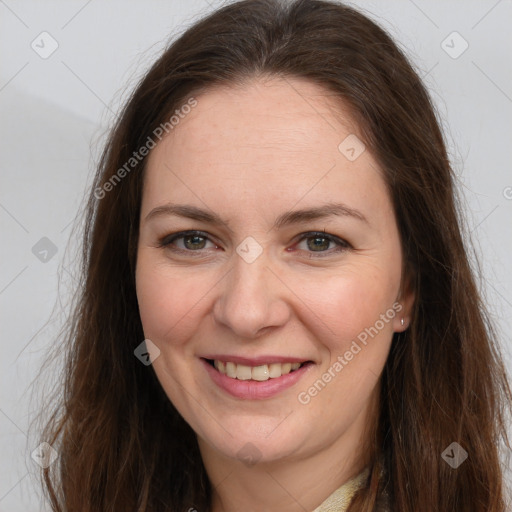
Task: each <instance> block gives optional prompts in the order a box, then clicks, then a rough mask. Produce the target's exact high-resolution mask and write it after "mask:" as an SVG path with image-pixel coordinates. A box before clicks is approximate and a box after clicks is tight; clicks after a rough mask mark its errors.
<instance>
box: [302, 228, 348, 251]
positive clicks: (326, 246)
mask: <svg viewBox="0 0 512 512" xmlns="http://www.w3.org/2000/svg"><path fill="white" fill-rule="evenodd" d="M301 244H302V246H301ZM297 248H298V249H300V250H304V251H306V252H310V253H318V255H319V256H323V255H324V254H325V255H326V256H328V255H330V254H333V253H339V252H342V251H345V250H347V249H349V248H350V244H349V243H348V242H346V241H345V240H342V239H341V238H338V237H336V236H334V235H329V234H327V233H324V232H321V233H305V234H304V235H303V236H302V238H301V239H300V241H299V243H298V244H297Z"/></svg>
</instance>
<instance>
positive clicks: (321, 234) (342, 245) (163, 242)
mask: <svg viewBox="0 0 512 512" xmlns="http://www.w3.org/2000/svg"><path fill="white" fill-rule="evenodd" d="M194 235H196V236H199V237H201V238H205V239H206V240H208V241H210V242H212V243H213V244H215V245H218V244H217V243H216V242H215V241H214V240H212V236H211V235H210V234H209V233H207V232H206V231H201V230H197V229H191V230H185V231H178V232H176V233H171V234H168V235H165V236H163V237H162V238H160V239H159V240H158V246H159V247H162V248H169V246H170V245H171V244H172V242H174V241H175V240H179V239H180V238H185V237H187V236H194ZM315 237H317V238H326V239H327V240H329V241H331V242H333V243H335V244H337V246H338V247H337V248H336V249H334V250H333V249H329V250H327V251H306V252H308V253H309V254H311V255H313V257H315V255H319V256H318V257H324V256H328V255H331V254H333V253H339V252H341V251H345V250H348V249H352V245H351V244H350V243H349V242H347V241H346V240H344V239H342V238H340V237H338V236H336V235H332V234H330V233H326V232H325V231H306V232H304V233H300V234H299V235H297V236H296V237H295V239H294V242H293V245H297V244H299V243H300V242H302V241H303V240H307V239H308V238H315ZM171 250H172V251H174V252H179V253H187V254H192V253H196V254H201V252H202V251H204V250H206V249H199V250H197V251H193V250H186V249H179V248H174V249H171ZM310 257H311V256H310Z"/></svg>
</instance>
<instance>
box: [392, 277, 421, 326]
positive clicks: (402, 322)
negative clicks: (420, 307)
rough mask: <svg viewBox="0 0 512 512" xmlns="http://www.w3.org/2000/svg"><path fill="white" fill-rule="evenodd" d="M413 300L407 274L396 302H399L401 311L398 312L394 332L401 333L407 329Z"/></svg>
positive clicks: (409, 278) (414, 294)
mask: <svg viewBox="0 0 512 512" xmlns="http://www.w3.org/2000/svg"><path fill="white" fill-rule="evenodd" d="M415 299H416V293H415V291H414V288H413V286H412V279H411V277H410V274H409V276H407V277H406V278H405V280H404V283H403V285H402V286H401V288H400V293H399V296H398V299H397V300H398V302H400V305H401V306H402V309H401V311H400V317H398V318H396V321H395V325H394V331H395V332H403V331H406V330H407V329H408V327H409V324H410V321H411V315H412V310H413V306H414V301H415Z"/></svg>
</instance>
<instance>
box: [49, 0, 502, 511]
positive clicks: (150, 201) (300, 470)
mask: <svg viewBox="0 0 512 512" xmlns="http://www.w3.org/2000/svg"><path fill="white" fill-rule="evenodd" d="M83 272H84V274H83V276H84V287H83V292H82V294H81V296H80V299H79V301H78V304H77V308H76V312H75V315H74V317H73V322H72V324H71V326H70V331H69V337H68V339H69V343H70V349H69V354H68V363H67V374H66V381H65V388H64V389H65V392H64V397H63V400H62V403H59V404H57V408H56V409H55V412H54V415H53V416H52V421H50V422H49V423H48V426H47V428H46V430H45V432H44V440H45V441H48V442H49V443H50V444H51V445H52V446H54V447H55V448H56V449H57V450H58V452H59V454H60V458H59V459H58V461H57V462H55V463H54V464H53V465H52V466H50V467H49V468H47V469H46V470H45V471H44V478H45V483H46V486H47V490H48V494H49V496H50V498H51V503H52V507H53V509H54V510H55V511H84V512H85V511H95V512H97V511H100V510H105V511H106V510H112V511H114V510H115V511H117V510H119V511H121V510H123V511H124V510H137V511H173V512H174V511H176V512H177V511H179V512H182V511H187V510H188V511H191V510H197V511H207V510H208V511H211V512H221V511H226V512H231V511H235V510H249V511H252V510H254V511H261V510H266V511H274V510H275V511H282V510H287V511H304V510H306V511H312V510H315V511H317V512H325V511H334V510H336V511H343V510H348V511H350V512H355V511H370V510H371V511H400V512H412V511H414V512H427V511H429V512H430V511H432V510H436V511H440V512H453V511H454V510H457V511H459V510H460V511H465V512H466V511H467V512H477V511H479V512H480V511H481V512H484V511H485V512H489V511H492V512H504V511H505V506H506V505H505V490H504V488H503V484H502V479H503V477H502V469H501V466H500V454H499V451H498V448H497V446H498V441H499V440H504V441H505V443H506V444H507V446H508V448H510V444H509V443H508V439H507V432H506V428H505V419H506V411H505V409H506V408H507V407H508V406H509V405H510V401H511V394H510V388H509V385H508V382H507V377H506V374H505V370H504V368H503V366H502V363H501V361H500V358H499V352H498V348H497V344H496V343H495V341H494V336H493V333H492V328H491V325H490V324H489V322H488V320H487V316H486V313H485V309H484V306H483V304H482V302H481V300H480V298H479V295H478V292H477V288H476V285H475V280H474V277H473V274H472V271H471V269H470V266H469V263H468V258H467V255H466V252H465V248H464V245H463V241H462V236H461V228H460V223H459V212H458V210H457V202H456V197H455V191H454V186H453V177H452V171H451V169H450V164H449V161H448V158H447V154H446V148H445V144H444V141H443V136H442V134H441V132H440V129H439V125H438V122H437V120H436V117H435V113H434V109H433V107H432V104H431V102H430V99H429V97H428V94H427V92H426V91H425V88H424V86H423V85H422V83H421V81H420V79H419V78H418V76H417V75H416V74H415V72H414V71H413V69H412V67H411V66H410V64H409V63H408V61H407V60H406V58H405V57H404V55H403V54H402V53H401V52H400V51H399V50H398V48H397V46H396V45H395V44H394V43H393V42H392V41H391V39H390V38H389V36H388V35H387V34H386V33H385V32H384V31H383V30H382V29H380V28H379V27H378V26H376V25H375V24H374V23H373V22H372V21H370V20H369V19H368V18H366V17H365V16H363V15H362V14H360V13H358V12H357V11H355V10H353V9H351V8H349V7H346V6H343V5H339V4H334V3H329V2H325V1H321V0H307V1H305V0H299V1H295V2H288V3H279V2H277V1H274V0H246V1H242V2H237V3H234V4H232V5H229V6H227V7H224V8H222V9H219V10H218V11H217V12H215V13H213V14H211V15H210V16H208V17H207V18H205V19H203V20H202V21H200V22H199V23H197V24H196V25H194V26H193V27H191V28H190V29H189V30H187V32H185V33H184V34H183V35H182V36H181V37H180V38H179V39H178V40H177V41H176V42H174V43H173V44H172V45H171V46H170V47H169V49H168V50H167V51H166V52H165V53H164V54H163V55H162V56H161V58H160V59H159V60H158V61H157V62H156V63H155V64H154V66H153V67H152V68H151V70H150V71H149V72H148V73H147V75H146V76H145V77H144V78H143V80H142V81H141V83H140V84H139V86H138V87H137V88H136V90H135V92H134V93H133V95H132V97H131V99H130V100H129V102H128V104H127V105H126V107H125V109H124V111H123V113H122V115H121V118H120V120H119V122H118V123H117V124H116V126H115V128H114V130H113V132H112V134H111V137H110V139H109V141H108V144H107V146H106V148H105V151H104V154H103V158H102V161H101V165H100V167H99V170H98V173H97V178H96V182H95V185H94V190H93V191H92V193H91V197H90V201H89V205H88V216H87V225H86V230H85V239H84V267H83ZM143 340H144V341H143Z"/></svg>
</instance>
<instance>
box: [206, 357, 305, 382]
mask: <svg viewBox="0 0 512 512" xmlns="http://www.w3.org/2000/svg"><path fill="white" fill-rule="evenodd" d="M205 361H206V362H208V363H209V364H210V365H211V366H213V367H214V368H215V369H216V370H217V371H218V372H219V373H221V374H222V375H226V376H227V377H230V378H231V379H237V380H255V381H259V382H262V381H265V380H269V379H278V378H279V377H282V376H283V375H288V374H289V373H293V372H294V371H296V370H298V369H299V368H301V367H302V366H305V365H307V364H310V363H312V361H304V362H303V363H269V364H262V365H259V366H247V365H244V364H237V363H233V362H231V361H226V362H224V361H219V360H218V359H215V360H213V359H205Z"/></svg>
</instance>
